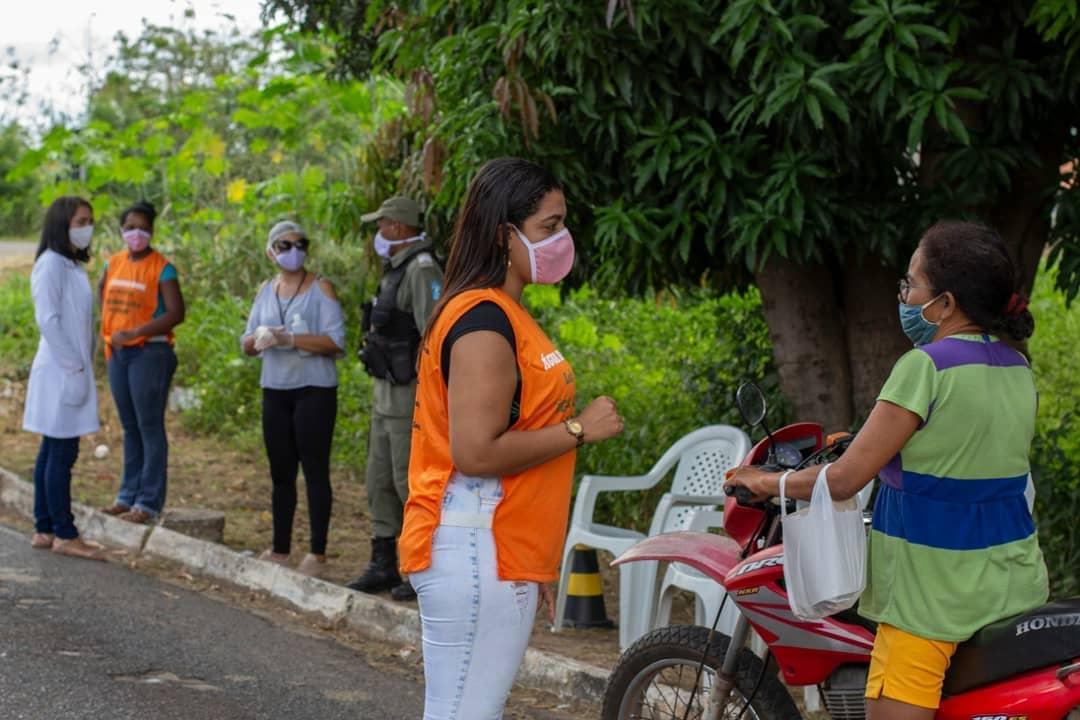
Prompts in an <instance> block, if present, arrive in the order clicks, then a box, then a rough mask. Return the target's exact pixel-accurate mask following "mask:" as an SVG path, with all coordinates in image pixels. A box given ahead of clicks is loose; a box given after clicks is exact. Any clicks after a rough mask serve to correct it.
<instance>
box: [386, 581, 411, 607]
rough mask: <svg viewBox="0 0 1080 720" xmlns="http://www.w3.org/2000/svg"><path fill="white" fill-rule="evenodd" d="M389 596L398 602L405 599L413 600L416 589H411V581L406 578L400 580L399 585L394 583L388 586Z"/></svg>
mask: <svg viewBox="0 0 1080 720" xmlns="http://www.w3.org/2000/svg"><path fill="white" fill-rule="evenodd" d="M390 597H392V598H394V599H395V600H397V601H398V602H403V601H405V600H415V599H416V591H415V590H413V586H412V583H410V582H409V581H408V580H402V581H401V584H400V585H395V586H394V587H392V588H390Z"/></svg>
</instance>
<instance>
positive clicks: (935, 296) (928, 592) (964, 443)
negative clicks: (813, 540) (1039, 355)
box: [729, 222, 1048, 720]
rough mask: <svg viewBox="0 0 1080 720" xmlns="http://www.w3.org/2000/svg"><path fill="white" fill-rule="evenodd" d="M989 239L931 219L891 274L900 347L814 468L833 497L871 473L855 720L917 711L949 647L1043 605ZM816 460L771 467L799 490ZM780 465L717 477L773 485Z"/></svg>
mask: <svg viewBox="0 0 1080 720" xmlns="http://www.w3.org/2000/svg"><path fill="white" fill-rule="evenodd" d="M1015 278H1016V273H1015V269H1014V267H1013V263H1012V260H1011V259H1010V257H1009V254H1008V251H1007V249H1006V247H1005V243H1004V242H1003V241H1002V239H1001V237H1000V236H999V235H998V234H997V233H996V232H995V231H993V230H991V229H990V228H987V227H984V226H981V225H977V224H973V223H966V222H940V223H938V224H936V225H934V226H933V227H931V228H930V229H929V230H928V231H927V232H926V234H925V235H924V236H923V237H922V239H921V240H920V242H919V246H918V248H917V249H916V250H915V253H914V254H913V255H912V256H911V261H910V263H909V265H908V272H907V275H905V277H904V278H903V279H902V280H900V295H899V300H900V308H899V310H900V323H901V325H902V326H903V329H904V332H905V334H906V335H907V336H908V337H909V338H910V339H911V341H912V342H913V343H914V344H915V349H913V350H911V351H909V352H907V353H906V354H905V355H903V356H902V357H901V358H900V360H899V361H897V363H896V365H895V367H894V368H893V370H892V373H891V374H890V376H889V378H888V380H887V381H886V382H885V386H884V387H883V388H882V390H881V393H880V395H879V396H878V401H877V403H876V404H875V405H874V408H873V410H872V411H871V413H870V416H869V418H867V421H866V424H865V425H864V426H863V428H862V429H861V430H860V431H859V434H858V435H857V436H856V438H855V440H854V441H853V442H852V444H851V447H850V448H849V449H848V450H847V452H845V453H844V455H843V456H841V458H840V459H839V460H837V461H836V462H835V463H833V464H832V465H830V466H829V469H828V483H829V489H830V491H831V492H832V496H833V498H834V499H837V500H841V499H846V498H850V497H852V496H853V495H855V493H857V492H858V491H859V490H860V489H861V488H863V487H864V486H865V485H866V484H867V483H869V482H870V481H871V480H872V479H873V478H874V476H875V475H878V476H879V477H880V478H881V481H882V484H881V488H880V490H879V492H878V497H877V501H876V504H875V506H874V521H873V527H872V530H871V532H870V549H869V558H868V572H867V577H868V580H867V586H866V590H865V591H864V593H863V595H862V598H861V600H860V605H859V612H860V614H862V615H863V616H865V617H867V618H870V619H872V620H875V621H877V622H878V623H879V625H878V630H877V636H876V638H875V642H874V649H873V653H872V656H871V662H870V670H869V675H868V678H867V687H866V697H867V709H868V717H869V719H870V720H930V719H931V718H932V717H933V716H934V712H935V710H936V708H937V707H938V704H939V702H940V700H941V688H942V681H943V678H944V676H945V671H946V670H947V669H948V667H949V662H950V659H951V657H952V654H953V653H954V652H955V650H956V647H957V644H958V643H960V642H962V641H964V640H966V639H968V638H969V637H971V635H972V634H973V633H974V632H975V631H976V630H978V629H980V628H982V627H983V626H985V625H988V624H990V623H992V622H994V621H996V620H1000V619H1002V618H1006V617H1009V616H1012V615H1016V614H1018V613H1021V612H1023V611H1025V610H1029V609H1031V608H1034V607H1036V606H1038V605H1041V604H1042V603H1044V602H1045V601H1046V598H1047V595H1048V581H1047V574H1046V566H1045V564H1044V562H1043V557H1042V552H1041V550H1040V549H1039V543H1038V536H1037V535H1036V533H1035V525H1034V523H1033V521H1032V518H1031V512H1030V510H1029V508H1028V504H1027V502H1026V500H1025V497H1024V491H1025V489H1026V487H1027V482H1028V480H1027V478H1028V471H1029V465H1028V454H1029V452H1030V448H1031V440H1032V437H1033V435H1034V432H1035V413H1036V407H1037V398H1036V391H1035V381H1034V378H1033V376H1032V372H1031V368H1030V366H1029V365H1028V362H1027V359H1026V358H1025V356H1024V354H1022V352H1021V351H1020V350H1019V349H1018V348H1019V347H1021V346H1022V343H1023V341H1024V340H1025V339H1026V338H1028V337H1030V336H1031V333H1032V331H1033V330H1034V328H1035V321H1034V319H1033V318H1032V316H1031V313H1030V312H1028V310H1027V302H1026V301H1025V300H1024V299H1023V298H1022V297H1021V296H1020V295H1019V293H1018V292H1017V287H1016V280H1015ZM819 469H820V468H818V467H810V468H806V469H804V470H800V471H797V472H791V473H786V474H787V478H786V481H785V494H786V495H787V496H788V497H794V498H800V499H809V498H810V495H811V492H812V490H813V486H814V483H815V481H816V479H817V474H818V470H819ZM780 477H781V474H780V473H769V472H762V471H761V470H758V469H754V468H741V469H739V470H738V471H737V472H736V473H734V474H733V475H732V477H731V478H730V480H729V483H730V484H735V485H743V486H745V487H747V488H748V489H749V490H750V491H751V492H753V493H754V495H755V496H757V497H759V498H760V497H772V496H776V495H778V494H779V484H780Z"/></svg>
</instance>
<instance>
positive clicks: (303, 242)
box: [274, 238, 308, 253]
mask: <svg viewBox="0 0 1080 720" xmlns="http://www.w3.org/2000/svg"><path fill="white" fill-rule="evenodd" d="M293 248H296V249H297V250H307V249H308V239H307V238H300V239H299V240H275V241H274V252H279V253H283V252H289V251H290V250H292V249H293Z"/></svg>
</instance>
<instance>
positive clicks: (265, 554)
mask: <svg viewBox="0 0 1080 720" xmlns="http://www.w3.org/2000/svg"><path fill="white" fill-rule="evenodd" d="M259 559H260V560H266V561H267V562H272V563H277V564H278V565H285V566H286V567H288V565H289V556H288V555H282V554H281V553H276V552H274V551H273V550H263V551H262V553H261V554H260V555H259Z"/></svg>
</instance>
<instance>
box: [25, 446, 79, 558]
mask: <svg viewBox="0 0 1080 720" xmlns="http://www.w3.org/2000/svg"><path fill="white" fill-rule="evenodd" d="M78 457H79V438H77V437H73V438H54V437H49V436H48V435H42V436H41V449H39V450H38V456H37V462H35V463H34V529H35V530H37V531H38V532H39V533H48V534H50V535H56V537H58V538H60V539H61V540H70V539H72V538H77V537H79V531H78V530H76V529H75V516H74V515H72V514H71V467H72V466H73V465H74V464H75V460H76V458H78Z"/></svg>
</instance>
